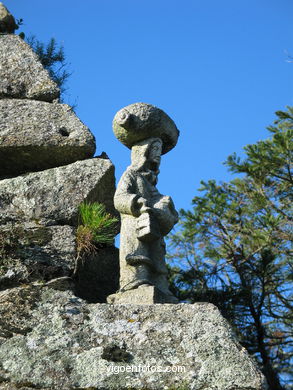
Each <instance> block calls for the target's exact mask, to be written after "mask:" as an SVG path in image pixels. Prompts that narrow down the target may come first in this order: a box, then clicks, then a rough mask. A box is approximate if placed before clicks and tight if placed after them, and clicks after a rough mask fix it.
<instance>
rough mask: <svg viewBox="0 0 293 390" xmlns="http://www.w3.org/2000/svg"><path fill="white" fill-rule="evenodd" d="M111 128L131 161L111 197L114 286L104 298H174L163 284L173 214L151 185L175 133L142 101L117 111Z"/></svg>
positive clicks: (163, 116) (128, 300) (170, 203)
mask: <svg viewBox="0 0 293 390" xmlns="http://www.w3.org/2000/svg"><path fill="white" fill-rule="evenodd" d="M121 128H122V129H123V130H121ZM117 130H118V131H117ZM114 132H115V134H116V136H117V138H118V139H119V140H121V141H123V143H124V144H125V145H126V146H128V147H129V148H131V165H130V166H129V167H128V168H127V169H126V171H125V172H124V174H123V175H122V177H121V179H120V182H119V184H118V186H117V190H116V193H115V197H114V205H115V208H116V209H117V210H118V211H119V213H120V215H121V236H120V290H119V292H118V293H117V294H115V295H112V296H111V297H110V298H109V300H108V301H109V302H110V303H134V302H136V303H155V302H162V303H163V302H169V303H175V302H176V299H175V298H174V297H173V295H172V294H171V292H170V291H169V288H168V282H167V277H166V276H167V268H166V264H165V243H164V238H163V237H164V236H165V235H166V234H168V233H169V232H170V230H171V229H172V228H173V226H174V225H175V223H176V222H177V221H178V214H177V212H176V210H175V207H174V204H173V201H172V199H171V197H170V196H164V195H162V194H160V193H159V191H158V190H157V188H156V184H157V181H158V174H159V172H160V171H159V166H160V161H161V154H162V153H166V152H167V151H169V150H170V149H171V148H172V147H174V146H175V144H176V142H177V138H178V134H179V132H178V130H177V128H176V126H175V124H174V122H173V121H172V120H171V119H170V118H169V117H168V116H167V115H166V114H165V113H164V112H163V111H162V110H160V109H158V108H156V107H154V106H151V105H147V104H143V103H136V104H133V105H131V106H128V107H126V108H124V109H122V110H121V111H119V112H118V113H117V114H116V116H115V118H114ZM121 138H122V139H121Z"/></svg>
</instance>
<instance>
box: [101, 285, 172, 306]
mask: <svg viewBox="0 0 293 390" xmlns="http://www.w3.org/2000/svg"><path fill="white" fill-rule="evenodd" d="M107 302H108V303H112V304H113V303H115V304H133V305H136V304H137V305H141V304H144V305H152V304H153V303H178V300H177V299H176V298H175V297H174V296H173V295H167V294H165V293H163V292H162V291H161V290H159V289H158V288H157V287H155V286H148V285H142V286H139V287H138V288H136V289H134V290H128V291H124V292H118V293H116V294H112V295H110V296H108V298H107Z"/></svg>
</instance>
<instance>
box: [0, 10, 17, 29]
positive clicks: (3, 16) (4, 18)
mask: <svg viewBox="0 0 293 390" xmlns="http://www.w3.org/2000/svg"><path fill="white" fill-rule="evenodd" d="M17 29H18V25H17V24H16V23H15V19H14V17H13V15H11V13H10V12H9V11H8V9H7V8H6V7H5V5H4V4H3V3H0V33H8V34H11V33H14V31H15V30H17Z"/></svg>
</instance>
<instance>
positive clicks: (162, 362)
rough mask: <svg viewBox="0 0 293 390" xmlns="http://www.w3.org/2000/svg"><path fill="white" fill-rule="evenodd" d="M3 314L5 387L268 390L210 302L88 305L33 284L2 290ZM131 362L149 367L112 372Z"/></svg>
mask: <svg viewBox="0 0 293 390" xmlns="http://www.w3.org/2000/svg"><path fill="white" fill-rule="evenodd" d="M0 318H1V320H0V321H1V336H0V378H1V382H2V388H3V389H6V390H7V389H9V387H7V386H8V384H9V386H11V387H10V388H11V389H14V386H15V387H17V388H23V389H25V388H26V389H30V388H38V389H58V390H65V389H66V390H69V389H70V390H72V389H88V390H92V389H96V390H98V389H100V390H101V389H103V390H110V389H111V390H112V389H117V390H118V389H119V390H123V389H124V390H126V389H144V390H153V389H158V390H161V389H192V390H203V389H205V390H236V389H237V390H260V389H263V390H264V389H266V386H265V383H264V379H263V377H262V375H261V374H260V372H259V371H258V369H257V368H256V366H255V364H254V362H253V361H252V360H251V359H250V358H249V356H248V354H247V352H246V351H245V349H244V348H242V347H241V346H240V345H239V344H238V342H237V341H236V340H235V339H234V337H233V336H232V334H231V330H230V328H229V326H228V325H227V323H226V321H225V320H224V319H223V318H222V316H221V315H220V313H219V311H218V310H217V309H216V307H214V306H213V305H211V304H205V303H198V304H194V305H188V304H179V305H166V304H165V305H160V304H158V305H149V306H143V305H106V304H86V303H85V302H84V301H83V300H81V299H79V298H76V297H75V296H73V295H72V293H70V292H68V291H56V290H54V289H50V288H48V287H41V286H29V287H19V288H15V289H11V290H6V291H2V292H1V293H0ZM139 365H140V366H139ZM147 365H149V366H156V367H157V368H158V367H161V368H162V369H163V370H166V369H167V367H173V370H175V367H178V366H181V367H184V370H183V369H182V371H185V372H179V371H178V372H151V371H146V368H145V367H146V366H147ZM133 366H136V367H138V368H137V369H138V370H139V367H141V368H142V367H144V370H142V369H141V372H131V371H127V372H120V373H118V374H115V373H114V372H113V371H114V370H118V368H119V370H121V371H123V370H126V367H130V368H128V370H131V369H132V368H131V367H133ZM114 367H115V368H114ZM116 372H117V371H116Z"/></svg>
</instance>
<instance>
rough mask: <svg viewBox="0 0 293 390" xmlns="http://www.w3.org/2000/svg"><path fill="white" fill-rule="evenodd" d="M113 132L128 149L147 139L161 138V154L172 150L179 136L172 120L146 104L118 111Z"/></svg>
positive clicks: (162, 112)
mask: <svg viewBox="0 0 293 390" xmlns="http://www.w3.org/2000/svg"><path fill="white" fill-rule="evenodd" d="M113 131H114V134H115V136H116V138H117V139H118V140H119V141H120V142H122V143H123V144H124V145H125V146H127V147H128V148H129V149H131V148H132V146H133V145H135V144H136V143H137V142H140V141H143V140H145V139H147V138H151V137H156V138H161V140H162V141H163V150H162V153H163V154H165V153H167V152H169V150H171V149H173V148H174V146H175V145H176V143H177V140H178V136H179V130H178V129H177V127H176V125H175V123H174V122H173V120H172V119H171V118H170V117H169V116H168V115H167V114H166V113H165V112H164V111H163V110H161V109H160V108H158V107H155V106H152V105H151V104H146V103H134V104H130V105H129V106H126V107H124V108H122V109H121V110H120V111H118V112H117V114H116V115H115V117H114V120H113Z"/></svg>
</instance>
